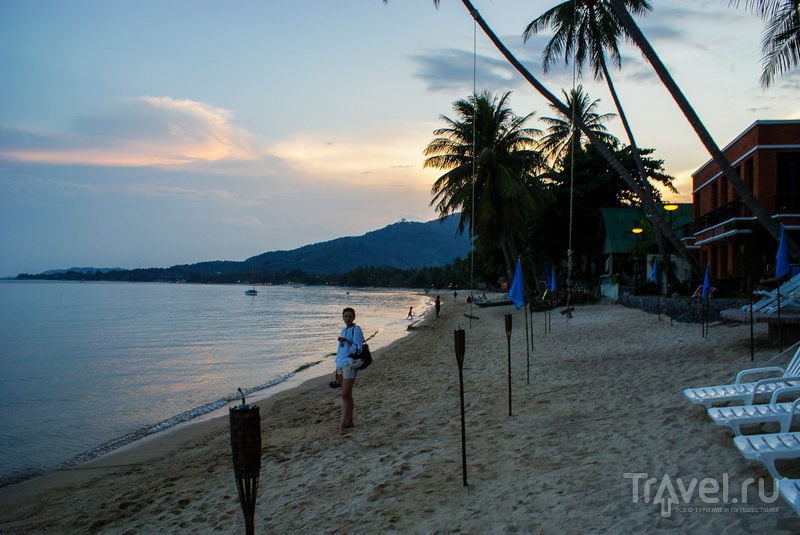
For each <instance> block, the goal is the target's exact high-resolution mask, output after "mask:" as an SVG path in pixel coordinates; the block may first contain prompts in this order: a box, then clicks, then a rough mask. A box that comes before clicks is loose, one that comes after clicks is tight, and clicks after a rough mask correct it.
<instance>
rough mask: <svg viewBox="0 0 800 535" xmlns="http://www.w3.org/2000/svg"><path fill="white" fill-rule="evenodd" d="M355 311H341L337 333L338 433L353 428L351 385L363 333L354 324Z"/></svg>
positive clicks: (347, 309) (354, 375)
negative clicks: (340, 397)
mask: <svg viewBox="0 0 800 535" xmlns="http://www.w3.org/2000/svg"><path fill="white" fill-rule="evenodd" d="M355 319H356V311H355V310H353V309H352V308H350V307H347V308H345V309H344V310H342V320H344V328H343V329H342V332H340V333H339V338H337V340H338V341H339V346H338V347H337V349H336V380H337V381H339V384H340V385H342V417H341V419H340V420H339V433H341V434H344V433H345V432H346V431H347V428H349V427H353V385H354V384H355V382H356V375H358V367H359V366H361V359H359V358H358V354H359V353H361V348H362V347H363V346H364V333H363V332H361V327H359V326H358V325H356V324H355V323H354V321H355Z"/></svg>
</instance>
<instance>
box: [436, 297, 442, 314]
mask: <svg viewBox="0 0 800 535" xmlns="http://www.w3.org/2000/svg"><path fill="white" fill-rule="evenodd" d="M441 309H442V301H441V299H439V296H438V295H437V296H436V317H437V318H438V317H439V311H440V310H441Z"/></svg>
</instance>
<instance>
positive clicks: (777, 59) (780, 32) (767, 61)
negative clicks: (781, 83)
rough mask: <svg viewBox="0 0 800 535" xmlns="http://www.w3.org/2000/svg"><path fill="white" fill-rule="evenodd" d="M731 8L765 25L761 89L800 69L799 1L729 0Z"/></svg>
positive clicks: (762, 43) (762, 40)
mask: <svg viewBox="0 0 800 535" xmlns="http://www.w3.org/2000/svg"><path fill="white" fill-rule="evenodd" d="M728 3H729V5H733V6H739V4H742V3H744V4H745V7H746V8H748V9H752V10H753V11H755V12H756V13H758V15H759V16H760V17H761V18H762V19H764V21H765V22H766V27H765V28H764V34H763V36H762V39H761V52H762V53H763V54H764V57H763V58H762V61H763V65H762V67H763V70H762V72H761V85H762V86H764V87H765V88H766V87H769V85H770V84H771V83H772V82H773V80H774V78H775V76H776V75H779V74H783V73H785V72H787V71H789V70H791V69H792V68H793V67H796V66H798V65H800V0H745V1H744V2H741V1H740V0H729V2H728Z"/></svg>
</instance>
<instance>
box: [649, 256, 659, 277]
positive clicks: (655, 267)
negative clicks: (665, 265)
mask: <svg viewBox="0 0 800 535" xmlns="http://www.w3.org/2000/svg"><path fill="white" fill-rule="evenodd" d="M650 280H651V281H653V282H658V262H657V261H656V259H655V258H654V259H653V268H652V269H651V270H650Z"/></svg>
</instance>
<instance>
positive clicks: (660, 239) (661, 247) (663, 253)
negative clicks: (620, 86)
mask: <svg viewBox="0 0 800 535" xmlns="http://www.w3.org/2000/svg"><path fill="white" fill-rule="evenodd" d="M600 67H601V68H602V69H603V77H604V78H605V79H606V85H607V86H608V92H609V93H611V98H612V99H613V100H614V106H616V108H617V114H619V119H620V121H622V127H623V128H624V129H625V134H626V135H627V136H628V144H629V145H630V147H631V155H632V156H633V161H634V162H636V169H637V170H638V171H639V176H640V177H642V191H643V192H644V193H645V195H649V196H650V199H649V201H648V202H646V203H645V204H652V205H655V202H654V200H653V199H655V196H654V195H653V186H652V185H651V184H650V181H649V180H648V179H647V171H645V170H644V164H643V163H642V158H641V157H640V156H639V147H637V145H636V140H635V139H634V137H633V130H632V129H631V125H630V123H629V122H628V116H627V115H625V110H624V109H623V108H622V102H621V101H620V100H619V95H617V89H616V88H615V87H614V82H612V80H611V73H609V72H608V67H607V66H606V62H605V60H604V59H601V61H600ZM642 202H645V201H644V199H642ZM654 228H655V229H656V233H655V234H656V244H657V245H658V254H659V256H660V257H661V258H662V259H663V260H664V261H668V257H667V244H666V243H665V240H664V236H663V234H662V233H661V229H660V228H659V227H654ZM670 230H672V229H670ZM667 286H669V281H667Z"/></svg>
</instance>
